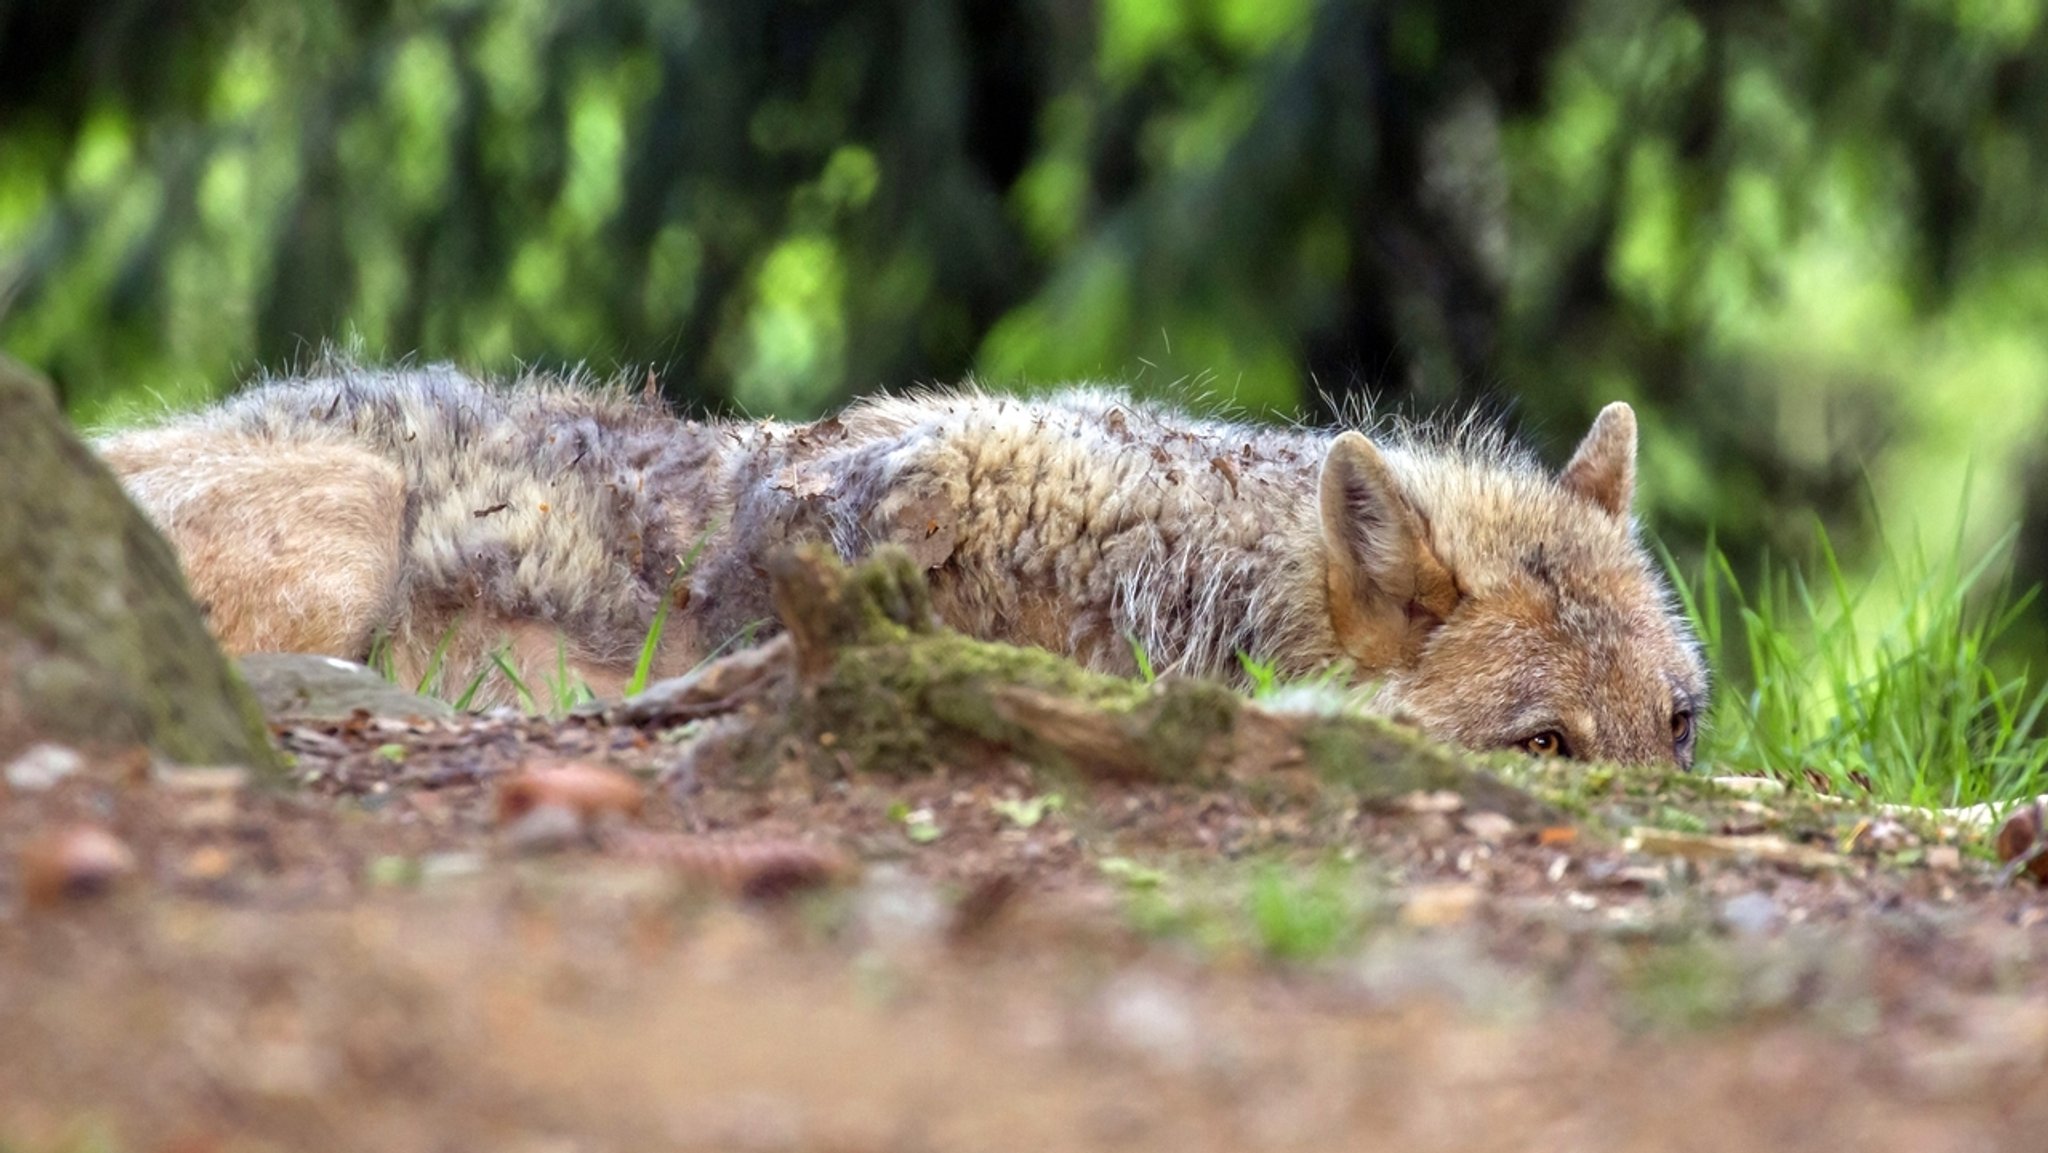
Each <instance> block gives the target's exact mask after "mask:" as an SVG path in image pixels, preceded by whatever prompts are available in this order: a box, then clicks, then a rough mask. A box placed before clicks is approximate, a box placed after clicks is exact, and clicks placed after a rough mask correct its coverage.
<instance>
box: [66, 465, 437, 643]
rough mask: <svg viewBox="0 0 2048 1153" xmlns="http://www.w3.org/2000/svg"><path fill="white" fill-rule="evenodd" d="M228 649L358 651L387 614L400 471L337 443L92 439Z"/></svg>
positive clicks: (399, 512)
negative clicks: (165, 543) (173, 554)
mask: <svg viewBox="0 0 2048 1153" xmlns="http://www.w3.org/2000/svg"><path fill="white" fill-rule="evenodd" d="M101 451H102V454H103V455H104V456H105V457H106V458H107V461H108V463H109V464H111V465H112V466H113V469H114V471H115V473H117V474H118V475H119V476H120V478H121V482H122V484H123V485H124V486H125V487H126V488H127V490H128V492H129V494H130V496H132V497H133V498H134V500H135V502H136V503H137V504H138V505H140V506H141V507H142V509H143V511H144V512H146V513H148V514H149V517H150V519H151V520H152V521H153V522H155V524H156V526H157V528H158V530H159V531H161V532H162V533H163V534H164V535H165V536H166V537H167V538H169V539H170V542H171V545H172V547H173V548H175V549H176V550H177V553H178V557H179V560H180V561H181V562H182V563H183V565H184V569H185V577H186V580H187V582H188V583H189V584H190V585H191V588H192V595H193V596H194V597H195V598H196V599H197V600H198V601H199V603H200V605H201V607H202V608H204V609H205V610H206V615H207V621H208V623H209V624H210V625H211V626H212V628H213V631H214V635H215V636H217V637H218V638H219V639H220V642H221V645H222V647H224V648H226V649H227V650H228V651H229V652H231V653H250V652H311V653H326V654H329V655H333V656H340V657H349V658H353V659H357V660H360V659H362V658H363V657H365V656H367V655H368V653H369V650H370V646H371V643H372V640H373V638H374V637H375V636H376V635H377V633H378V632H379V631H380V630H383V629H386V628H388V627H390V625H391V623H392V621H393V619H394V617H395V616H396V615H397V612H398V608H399V606H398V604H397V600H398V594H399V572H400V565H401V561H402V558H403V553H404V533H405V477H404V475H403V474H402V473H401V472H400V471H399V469H398V467H397V466H396V465H395V464H393V463H392V462H390V461H388V460H385V459H383V458H382V457H379V456H376V455H373V454H371V453H369V452H367V451H365V450H363V449H360V448H356V447H353V446H350V445H342V444H306V443H296V444H292V443H282V444H280V443H271V442H262V441H252V440H249V439H247V438H243V437H235V436H230V435H223V434H220V433H210V432H207V431H204V430H198V431H192V432H183V431H168V432H154V433H142V434H137V435H135V436H132V437H126V438H118V439H116V440H115V441H113V442H111V443H109V444H106V445H103V446H102V448H101Z"/></svg>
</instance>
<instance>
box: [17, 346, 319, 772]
mask: <svg viewBox="0 0 2048 1153" xmlns="http://www.w3.org/2000/svg"><path fill="white" fill-rule="evenodd" d="M0 460H4V461H6V462H7V474H8V475H7V485H6V488H5V491H4V493H0V759H4V758H6V757H7V756H9V755H11V754H12V753H13V752H14V751H16V750H19V749H20V748H22V747H24V746H26V745H28V744H30V743H32V742H35V741H40V740H54V741H62V742H65V743H69V744H75V745H83V746H96V747H112V746H122V745H135V744H141V745H146V746H148V747H149V748H150V749H151V750H153V751H154V752H156V753H157V754H159V755H161V756H163V757H165V758H167V759H169V760H173V761H178V762H182V763H187V764H227V763H232V764H239V765H246V766H250V767H252V768H255V769H258V770H259V771H275V770H277V769H278V768H279V767H280V766H279V761H278V758H277V755H276V752H275V750H273V749H272V747H271V744H270V739H269V735H268V733H267V731H266V730H265V728H264V724H263V716H262V714H261V712H259V711H258V709H257V706H256V702H255V701H254V699H252V698H251V697H250V695H249V693H248V692H247V690H246V689H244V688H243V686H242V684H241V682H240V681H239V680H237V679H236V676H235V674H234V672H233V670H232V669H231V668H230V667H229V665H228V662H227V659H226V658H225V657H223V656H222V655H221V652H220V649H219V647H218V646H217V645H215V643H214V640H213V637H212V635H211V634H210V633H208V632H207V630H206V623H205V621H204V620H202V619H201V617H200V613H199V609H198V608H197V607H196V606H195V605H194V604H193V603H192V598H191V596H190V595H189V594H188V593H187V592H186V589H185V580H184V575H183V574H182V573H181V572H180V571H179V569H178V561H177V558H176V556H174V555H173V554H172V552H171V548H170V546H169V545H168V544H166V543H165V542H164V540H163V538H162V537H160V536H158V535H157V532H156V530H155V529H154V528H153V527H151V525H150V523H149V521H148V519H147V518H146V517H144V516H143V514H142V513H141V512H140V511H139V510H137V509H136V508H135V506H134V505H133V504H131V503H130V502H129V500H128V498H127V495H126V494H125V493H123V492H122V491H121V486H120V484H119V482H118V481H116V480H115V479H114V476H113V474H112V473H110V472H109V471H108V470H107V468H106V466H105V465H104V464H103V463H101V461H100V460H99V458H98V457H96V456H94V455H93V453H92V451H91V450H90V449H88V448H87V447H86V446H85V445H84V444H83V443H81V442H80V441H79V439H78V437H77V436H76V435H74V434H73V433H72V431H71V428H70V426H69V425H68V424H67V423H66V421H65V419H64V416H63V414H62V413H61V412H60V411H59V410H58V408H57V404H56V401H55V399H54V398H53V397H52V395H51V393H50V389H49V386H48V385H47V384H46V383H44V382H43V381H41V380H40V379H38V378H37V377H35V376H34V375H32V374H31V373H30V372H29V371H28V370H27V369H25V368H23V367H22V366H20V365H18V364H15V363H13V362H12V361H9V360H7V359H5V358H4V357H0Z"/></svg>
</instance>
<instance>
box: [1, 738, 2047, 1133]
mask: <svg viewBox="0 0 2048 1153" xmlns="http://www.w3.org/2000/svg"><path fill="white" fill-rule="evenodd" d="M688 731H689V730H687V729H685V730H683V734H682V735H684V736H687V734H688ZM279 736H280V739H281V743H282V744H283V746H284V747H285V748H286V749H287V750H288V751H289V752H291V753H292V754H293V755H294V756H295V757H296V770H295V771H296V774H297V777H298V781H299V787H298V788H297V789H296V790H295V791H280V790H271V789H264V788H259V787H252V786H250V785H249V784H247V783H246V782H245V781H242V780H241V779H239V778H238V777H237V776H236V775H235V774H232V773H230V774H208V773H205V772H201V771H193V770H167V769H163V768H161V767H152V766H151V765H150V764H149V762H148V761H147V759H146V758H144V757H142V756H140V755H138V756H136V757H134V758H130V759H127V760H122V759H120V758H112V759H98V760H91V761H88V762H86V763H84V764H83V765H82V766H78V767H76V768H75V770H74V771H70V772H68V773H65V772H62V771H57V772H48V773H42V774H38V773H36V772H32V771H29V770H27V769H22V768H21V764H22V763H21V762H17V763H16V764H15V765H13V766H10V767H9V769H8V774H9V783H8V785H7V788H6V792H5V794H4V796H5V799H4V803H0V870H4V875H0V1039H4V1041H0V1148H4V1149H7V1150H25V1151H38V1153H40V1151H44V1150H86V1149H91V1150H103V1149H105V1150H150V1151H170V1150H176V1151H179V1153H192V1151H198V1150H240V1149H273V1148H275V1149H287V1148H290V1149H322V1150H354V1149H362V1150H379V1151H405V1150H458V1149H493V1150H551V1151H552V1150H564V1151H567V1150H578V1151H581V1150H592V1151H595V1150H640V1149H655V1148H674V1149H721V1150H725V1149H791V1150H796V1149H803V1150H894V1149H906V1150H911V1149H931V1150H969V1149H1033V1150H1037V1149H1068V1148H1077V1149H1078V1148H1101V1149H1136V1150H1144V1149H1160V1150H1166V1149H1176V1150H1178V1149H1217V1150H1253V1149H1315V1148H1339V1147H1342V1148H1376V1147H1387V1148H1399V1149H1412V1150H1439V1149H1441V1150H1476V1149H1558V1150H1609V1149H1613V1150H1621V1149H1646V1150H1647V1149H1659V1150H1662V1149H1749V1148H1774V1149H1816V1150H1819V1149H1827V1150H1835V1149H1847V1148H1856V1149H1866V1150H1869V1149H1901V1150H1904V1149H1912V1150H1948V1149H1955V1150H1964V1149H1971V1150H1975V1149H2006V1148H2011V1149H2021V1148H2026V1149H2032V1148H2038V1147H2040V1145H2041V1143H2042V1141H2043V1140H2044V1137H2048V1075H2044V1074H2048V975H2044V971H2043V965H2042V963H2041V962H2042V956H2043V952H2044V944H2048V937H2044V932H2048V931H2044V929H2043V928H2042V922H2043V921H2044V920H2048V918H2044V915H2043V914H2044V910H2048V906H2044V904H2043V898H2042V896H2041V895H2040V893H2039V892H2038V890H2037V889H2035V888H2034V887H2033V885H2032V884H2031V882H2026V881H2024V880H2023V881H2022V882H2021V883H2020V884H2019V885H2017V886H2010V887H2002V886H2000V885H1998V884H1997V877H1996V875H1995V874H1996V868H1995V866H1994V864H1993V863H1992V862H1991V861H1990V860H1989V859H1988V856H1987V854H1986V853H1985V852H1984V851H1983V850H1982V849H1981V848H1980V847H1979V846H1976V845H1974V844H1967V843H1966V844H1964V845H1963V846H1962V851H1960V852H1957V851H1955V848H1954V847H1952V846H1951V845H1949V844H1946V843H1944V841H1945V838H1947V837H1948V836H1950V835H1951V834H1948V833H1945V832H1943V831H1941V830H1929V829H1918V828H1910V827H1906V826H1902V825H1900V824H1897V823H1895V822H1892V821H1886V820H1866V819H1863V818H1861V817H1859V816H1858V815H1856V814H1855V813H1854V812H1853V811H1849V810H1847V809H1843V810H1842V811H1834V810H1831V809H1828V808H1826V807H1814V806H1812V805H1811V804H1805V803H1799V802H1794V801H1790V800H1785V799H1782V798H1778V799H1764V800H1762V801H1758V800H1751V799H1744V798H1741V797H1735V796H1730V795H1726V794H1720V793H1717V792H1715V791H1714V790H1712V789H1711V788H1709V787H1707V786H1705V785H1700V784H1695V783H1691V782H1658V781H1650V782H1647V783H1646V782H1644V781H1639V780H1632V779H1630V778H1627V777H1615V778H1613V779H1612V780H1607V779H1604V778H1596V779H1594V780H1593V781H1591V782H1587V781H1583V780H1581V781H1579V782H1578V783H1577V785H1576V786H1575V788H1576V789H1577V793H1576V795H1578V796H1580V797H1581V798H1582V800H1583V803H1582V804H1581V805H1579V806H1578V808H1577V811H1578V812H1579V813H1580V816H1579V817H1578V818H1577V820H1576V821H1575V822H1573V823H1565V822H1559V823H1557V824H1554V825H1540V826H1539V825H1530V824H1511V823H1509V822H1506V821H1504V820H1502V819H1500V818H1497V817H1493V816H1491V815H1490V814H1484V813H1476V812H1472V811H1469V810H1468V809H1467V808H1466V807H1465V806H1464V805H1463V804H1462V803H1461V802H1460V801H1459V800H1458V799H1457V798H1456V797H1455V796H1453V795H1449V794H1438V795H1427V794H1423V795H1416V796H1411V797H1408V798H1404V799H1402V800H1399V801H1397V802H1395V803H1392V804H1386V805H1380V806H1373V807H1362V806H1360V805H1359V804H1358V803H1357V802H1356V801H1347V800H1344V799H1343V797H1344V795H1345V794H1342V793H1340V792H1335V791H1331V790H1326V789H1322V788H1319V787H1317V786H1315V785H1314V783H1313V782H1307V781H1303V780H1295V779H1292V778H1290V777H1289V776H1288V775H1287V774H1285V773H1277V774H1275V776H1274V779H1273V780H1272V781H1271V782H1270V783H1269V784H1268V785H1265V786H1262V787H1243V786H1242V785H1237V786H1229V785H1218V786H1214V787H1206V788H1205V787H1198V786H1193V785H1161V784H1129V783H1126V784H1108V783H1101V782H1090V781H1084V780H1081V779H1078V778H1065V777H1062V778H1058V779H1051V778H1049V777H1048V775H1047V774H1045V773H1042V772H1040V773H1035V774H1034V773H1032V772H1029V771H1027V770H1025V769H1024V768H1023V767H1022V766H1021V765H1019V764H1017V763H1013V762H1006V761H1005V760H1004V759H1003V758H1001V757H991V758H989V759H988V761H986V762H985V763H974V764H956V765H951V766H945V767H942V768H941V769H940V770H939V771H937V772H934V773H927V774H921V775H914V776H906V777H902V778H891V777H887V776H884V775H879V774H875V773H866V774H854V775H845V776H837V775H834V774H829V773H827V774H822V775H820V774H817V773H816V771H815V768H814V767H810V768H807V767H805V766H806V765H807V764H809V763H810V762H809V761H808V760H807V759H806V758H803V757H799V756H794V755H793V756H791V757H790V758H789V759H788V760H787V761H786V762H785V764H784V765H783V767H782V768H781V769H778V770H776V771H772V772H766V773H763V772H760V771H758V770H749V771H742V770H741V769H738V768H734V767H730V766H728V767H724V768H721V767H718V766H717V765H715V764H701V765H693V768H692V769H691V771H689V772H686V773H680V774H678V773H675V772H673V771H672V770H673V769H674V767H675V766H676V764H677V763H678V749H679V748H681V747H683V743H682V742H681V741H679V740H678V739H676V738H677V734H676V733H675V732H674V731H672V730H670V731H664V730H663V729H662V728H660V727H658V726H657V727H652V728H645V729H643V728H640V727H634V726H625V725H607V724H604V723H601V722H598V721H594V720H584V721H571V722H561V723H550V722H544V721H539V720H532V719H525V718H511V717H497V718H473V717H472V718H453V719H446V720H438V721H432V722H418V723H401V722H392V721H385V720H372V719H369V718H367V717H357V718H355V719H352V720H349V721H346V722H343V723H339V724H324V725H322V724H305V725H299V726H288V727H285V728H283V729H281V730H280V732H279ZM565 759H567V760H572V761H575V762H578V763H582V764H585V765H595V766H610V767H613V768H616V769H619V770H621V771H623V772H625V773H628V774H631V775H632V777H633V779H634V781H635V782H636V783H644V786H643V788H642V789H641V790H638V791H644V793H645V803H644V805H643V806H642V808H641V809H640V811H639V812H638V813H637V814H632V813H625V812H619V811H615V810H616V808H617V806H616V805H614V804H613V803H612V802H611V801H594V802H592V804H594V805H597V806H598V807H599V808H603V809H605V810H606V811H605V812H604V813H600V814H599V815H597V816H596V817H594V818H593V819H592V820H590V821H589V822H587V823H583V824H579V823H578V821H577V820H576V819H574V818H572V817H570V816H569V815H568V813H569V810H567V809H563V808H561V807H558V806H554V805H550V804H548V803H546V802H547V800H548V799H549V798H550V797H552V796H554V795H555V792H556V791H560V790H559V789H558V788H557V785H558V784H559V782H557V783H543V784H540V785H535V784H533V783H532V782H531V781H529V782H528V783H527V784H526V785H522V786H521V787H520V788H518V789H513V790H510V794H511V796H512V797H513V798H514V801H513V802H508V801H506V799H505V796H506V794H507V791H508V790H507V789H506V783H507V782H508V781H510V780H513V779H515V778H514V776H513V774H516V773H518V772H520V771H522V769H526V768H531V767H534V766H539V765H551V764H557V763H559V762H561V761H563V760H565ZM66 767H68V766H66ZM664 772H668V773H669V777H670V779H668V780H663V779H662V774H663V773H664ZM52 778H54V780H53V779H52ZM522 789H523V790H525V791H521V790H522ZM1051 793H1057V794H1058V796H1059V798H1060V800H1059V801H1058V802H1057V804H1054V803H1052V802H1046V801H1044V798H1045V797H1047V795H1048V794H1051ZM569 794H570V795H569V796H568V798H567V799H568V801H569V803H570V804H571V805H572V806H573V804H575V803H577V798H578V797H581V796H583V795H584V794H581V793H575V792H574V790H569ZM536 797H538V800H539V803H538V804H535V798H536ZM1033 799H1038V800H1039V801H1041V804H1039V805H1036V806H1034V805H1031V804H1029V803H1027V802H1030V801H1032V800H1033ZM1034 818H1035V821H1034ZM80 825H86V826H91V827H94V828H98V829H102V830H105V831H108V832H111V833H112V834H113V835H114V836H115V837H117V838H118V839H119V840H120V842H121V843H122V844H123V845H124V846H125V847H126V848H127V849H128V850H129V851H130V852H132V854H133V857H134V868H133V870H132V871H130V872H127V873H121V872H120V870H119V868H118V862H116V863H115V864H114V865H110V866H107V869H106V871H107V872H108V873H109V874H113V875H111V876H110V878H109V879H108V880H107V885H106V889H107V891H105V892H102V893H97V894H85V893H84V892H83V890H84V889H86V888H89V887H90V886H89V885H88V884H87V882H90V881H92V880H93V879H94V878H95V877H96V876H98V874H96V873H95V871H94V866H93V864H92V860H91V859H89V858H85V857H81V858H80V859H79V860H74V861H70V862H69V863H68V864H67V863H66V861H65V860H64V858H63V855H62V854H63V851H64V849H65V846H64V844H63V843H62V838H63V837H64V836H65V834H64V833H63V832H62V831H63V830H65V829H72V828H76V827H78V826H80ZM1638 827H1640V828H1641V829H1642V830H1643V831H1642V832H1641V834H1640V835H1638V836H1636V837H1635V838H1633V839H1631V838H1630V836H1629V835H1627V833H1625V832H1612V831H1609V830H1616V829H1620V830H1627V829H1631V828H1638ZM1660 827H1661V828H1665V829H1670V828H1674V827H1677V828H1679V829H1680V832H1678V833H1677V834H1667V833H1660V832H1658V831H1657V830H1658V829H1659V828H1660ZM1758 836H1762V837H1767V838H1775V839H1771V840H1761V841H1759V840H1754V839H1752V840H1738V839H1733V838H1741V837H1749V838H1754V837H1758ZM72 848H73V849H74V850H76V845H75V844H74V845H73V846H72ZM1736 850H1740V851H1736ZM53 862H54V864H53ZM53 868H54V869H55V870H56V872H55V874H52V873H51V870H52V869H53ZM66 869H69V870H71V872H69V873H67V872H65V870H66ZM53 875H54V877H55V879H56V882H57V883H55V884H54V885H53V884H52V881H51V878H52V876H53ZM811 882H823V883H820V884H818V885H817V886H816V887H810V888H807V887H805V886H806V885H808V884H809V883H811ZM736 892H751V893H753V894H754V896H753V897H751V898H749V897H736V896H734V893H736Z"/></svg>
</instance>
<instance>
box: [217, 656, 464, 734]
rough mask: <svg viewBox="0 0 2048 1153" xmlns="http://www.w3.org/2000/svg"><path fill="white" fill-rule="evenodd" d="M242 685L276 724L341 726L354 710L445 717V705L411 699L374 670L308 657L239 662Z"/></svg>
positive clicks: (450, 711)
mask: <svg viewBox="0 0 2048 1153" xmlns="http://www.w3.org/2000/svg"><path fill="white" fill-rule="evenodd" d="M240 664H241V670H242V679H243V680H244V681H246V682H248V685H249V689H250V691H251V692H253V693H255V695H256V701H257V703H258V704H260V705H261V706H262V707H263V715H264V716H266V717H268V718H269V719H271V720H272V721H280V720H295V721H309V720H340V719H342V718H344V717H347V716H348V715H350V714H351V713H353V712H355V711H356V710H357V709H364V710H367V711H368V712H369V713H370V714H371V715H373V716H380V717H447V716H453V715H455V710H454V709H453V708H452V707H450V706H449V705H448V704H447V703H446V702H444V701H437V700H434V699H433V698H432V697H423V696H420V695H419V694H418V693H410V692H407V691H405V690H404V689H402V688H400V687H398V686H397V685H394V684H392V683H391V682H390V681H387V680H385V679H384V678H383V677H382V676H380V675H378V673H377V671H376V670H375V669H372V668H370V667H369V666H367V665H360V664H357V663H356V662H354V661H345V660H341V659H340V658H338V657H323V656H316V655H314V654H312V653H251V654H250V655H248V656H246V657H243V658H242V659H241V662H240Z"/></svg>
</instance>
